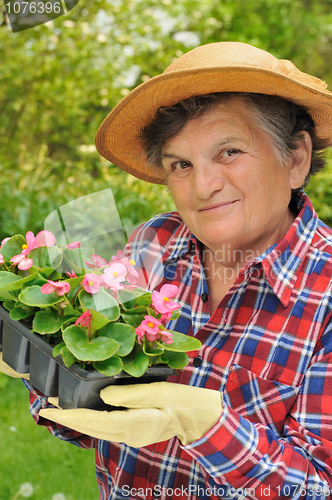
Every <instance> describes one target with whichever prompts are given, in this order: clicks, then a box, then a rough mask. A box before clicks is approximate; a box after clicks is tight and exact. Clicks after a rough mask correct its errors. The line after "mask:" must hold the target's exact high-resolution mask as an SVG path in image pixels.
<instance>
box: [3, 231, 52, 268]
mask: <svg viewBox="0 0 332 500" xmlns="http://www.w3.org/2000/svg"><path fill="white" fill-rule="evenodd" d="M25 239H26V244H24V245H22V252H21V253H19V254H17V255H14V257H12V258H11V259H10V262H13V264H18V266H17V267H18V268H19V269H22V270H26V269H30V267H32V266H33V262H32V259H28V258H27V255H29V253H30V252H31V251H32V250H34V249H35V248H39V247H53V246H54V244H55V236H54V234H52V233H51V232H50V231H47V230H44V231H39V233H38V234H37V236H35V235H34V234H33V232H31V231H28V232H27V234H26V235H25Z"/></svg>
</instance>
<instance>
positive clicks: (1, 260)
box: [0, 238, 10, 264]
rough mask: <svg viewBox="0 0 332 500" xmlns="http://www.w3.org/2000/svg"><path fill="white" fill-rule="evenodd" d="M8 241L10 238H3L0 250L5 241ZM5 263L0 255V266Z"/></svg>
mask: <svg viewBox="0 0 332 500" xmlns="http://www.w3.org/2000/svg"><path fill="white" fill-rule="evenodd" d="M8 240H10V238H5V239H3V240H2V242H1V245H0V250H1V248H2V245H4V244H5V243H6V241H8ZM4 263H5V259H4V258H3V255H2V254H1V253H0V264H4Z"/></svg>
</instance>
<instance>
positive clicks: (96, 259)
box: [84, 253, 108, 271]
mask: <svg viewBox="0 0 332 500" xmlns="http://www.w3.org/2000/svg"><path fill="white" fill-rule="evenodd" d="M91 260H92V262H93V264H91V262H88V261H87V260H85V261H84V262H85V263H86V265H87V266H89V267H90V269H93V270H94V271H97V270H98V269H101V268H102V267H106V266H108V262H107V260H106V259H104V258H103V257H100V255H97V254H96V253H93V254H92V255H91Z"/></svg>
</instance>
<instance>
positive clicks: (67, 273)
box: [66, 269, 77, 278]
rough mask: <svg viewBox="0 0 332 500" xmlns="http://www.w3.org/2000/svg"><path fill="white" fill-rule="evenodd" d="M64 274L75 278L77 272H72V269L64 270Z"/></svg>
mask: <svg viewBox="0 0 332 500" xmlns="http://www.w3.org/2000/svg"><path fill="white" fill-rule="evenodd" d="M66 275H67V276H69V278H77V274H76V273H75V272H74V270H73V269H72V270H71V272H69V271H66Z"/></svg>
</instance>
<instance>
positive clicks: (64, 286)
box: [40, 280, 70, 296]
mask: <svg viewBox="0 0 332 500" xmlns="http://www.w3.org/2000/svg"><path fill="white" fill-rule="evenodd" d="M69 290H70V285H69V283H67V282H66V281H58V282H56V281H51V280H47V283H45V285H43V286H42V287H41V289H40V291H41V292H42V293H45V294H48V293H52V292H55V294H56V295H59V296H61V295H64V294H65V293H68V292H69Z"/></svg>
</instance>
